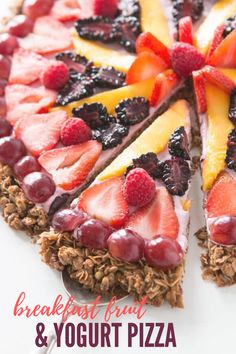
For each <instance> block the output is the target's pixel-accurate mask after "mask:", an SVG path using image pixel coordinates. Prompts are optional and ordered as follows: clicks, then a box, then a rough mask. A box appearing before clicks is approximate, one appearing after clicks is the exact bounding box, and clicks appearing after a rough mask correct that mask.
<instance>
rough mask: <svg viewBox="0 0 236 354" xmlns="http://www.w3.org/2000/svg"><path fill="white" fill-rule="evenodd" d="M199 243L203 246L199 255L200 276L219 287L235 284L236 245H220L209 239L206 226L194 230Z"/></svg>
mask: <svg viewBox="0 0 236 354" xmlns="http://www.w3.org/2000/svg"><path fill="white" fill-rule="evenodd" d="M196 237H197V238H198V240H199V245H200V246H202V247H204V248H205V252H204V253H203V254H202V255H201V264H202V277H203V279H205V280H212V281H214V282H215V283H216V284H217V285H218V286H219V287H222V286H227V285H233V284H236V246H221V245H217V244H215V243H213V242H211V241H210V239H209V235H208V233H207V230H206V227H203V228H202V229H200V230H199V231H197V232H196Z"/></svg>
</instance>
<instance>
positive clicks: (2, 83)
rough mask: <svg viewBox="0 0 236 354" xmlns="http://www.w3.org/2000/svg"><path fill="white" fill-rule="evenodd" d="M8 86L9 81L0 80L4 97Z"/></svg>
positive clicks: (0, 90) (0, 87) (0, 93)
mask: <svg viewBox="0 0 236 354" xmlns="http://www.w3.org/2000/svg"><path fill="white" fill-rule="evenodd" d="M6 86H7V80H5V79H0V96H4V94H5V87H6Z"/></svg>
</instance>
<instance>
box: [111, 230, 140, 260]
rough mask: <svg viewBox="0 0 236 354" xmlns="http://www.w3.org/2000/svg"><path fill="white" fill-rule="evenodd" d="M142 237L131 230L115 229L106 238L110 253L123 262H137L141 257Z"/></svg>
mask: <svg viewBox="0 0 236 354" xmlns="http://www.w3.org/2000/svg"><path fill="white" fill-rule="evenodd" d="M144 244H145V243H144V239H143V238H142V237H141V236H140V235H138V234H137V233H136V232H134V231H133V230H129V229H121V230H119V231H115V232H113V233H112V234H111V236H110V237H109V238H108V240H107V245H108V249H109V252H110V254H111V255H112V256H113V257H115V258H119V259H121V260H122V261H125V262H138V261H139V260H140V259H141V258H142V257H143V250H144Z"/></svg>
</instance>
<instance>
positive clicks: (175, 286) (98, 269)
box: [38, 231, 185, 307]
mask: <svg viewBox="0 0 236 354" xmlns="http://www.w3.org/2000/svg"><path fill="white" fill-rule="evenodd" d="M38 242H39V243H40V245H41V250H40V254H41V256H42V260H43V261H44V262H45V263H47V264H48V265H49V266H51V267H52V268H53V269H56V270H59V271H62V270H63V269H64V268H65V267H66V268H67V271H68V273H69V276H70V277H71V278H72V279H73V280H75V281H77V282H78V283H80V284H82V285H83V286H84V287H85V288H87V289H90V290H92V291H93V292H97V293H103V294H119V293H120V291H121V290H123V291H124V292H125V293H130V294H132V295H134V296H135V298H136V299H137V300H140V299H141V298H143V297H144V296H147V301H148V303H150V304H152V305H154V306H160V305H161V304H162V303H163V302H165V301H166V302H168V303H169V304H170V305H171V306H172V307H183V298H182V288H181V283H182V279H183V274H184V263H185V262H184V260H183V261H182V262H181V264H180V265H179V266H178V267H176V268H175V269H172V270H168V271H161V270H157V269H154V268H152V267H149V266H148V265H146V264H145V263H144V262H142V261H140V262H139V263H136V264H131V263H126V262H122V261H120V260H117V259H115V258H113V257H111V255H110V254H109V253H108V251H106V250H89V249H88V248H83V247H80V246H79V245H78V243H77V242H76V241H75V240H74V239H73V237H72V236H71V234H70V233H56V232H55V231H49V232H44V233H43V234H42V235H41V237H40V239H39V241H38Z"/></svg>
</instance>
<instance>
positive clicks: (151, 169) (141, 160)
mask: <svg viewBox="0 0 236 354" xmlns="http://www.w3.org/2000/svg"><path fill="white" fill-rule="evenodd" d="M137 167H140V168H143V169H144V170H145V171H147V172H148V174H149V175H150V176H151V177H153V178H161V176H162V164H161V162H160V161H159V160H158V158H157V155H156V154H154V153H153V152H148V153H147V154H143V155H141V156H140V157H138V158H137V159H133V164H132V165H131V166H129V167H128V168H127V170H126V174H128V173H129V172H130V171H131V170H133V169H134V168H137Z"/></svg>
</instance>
